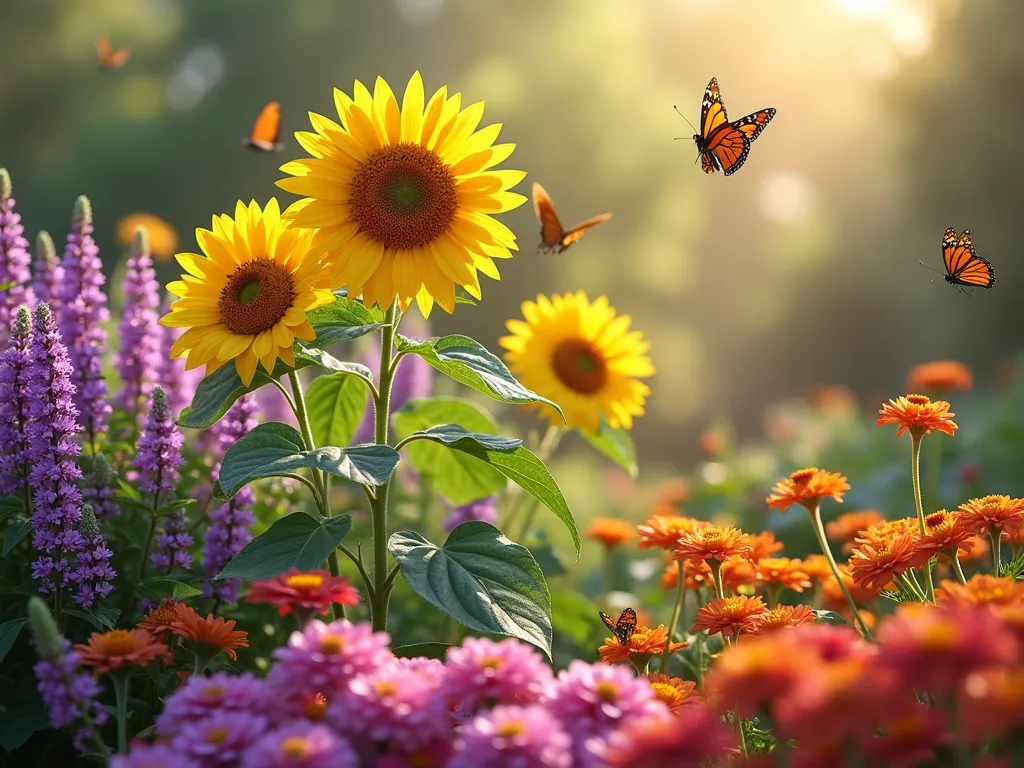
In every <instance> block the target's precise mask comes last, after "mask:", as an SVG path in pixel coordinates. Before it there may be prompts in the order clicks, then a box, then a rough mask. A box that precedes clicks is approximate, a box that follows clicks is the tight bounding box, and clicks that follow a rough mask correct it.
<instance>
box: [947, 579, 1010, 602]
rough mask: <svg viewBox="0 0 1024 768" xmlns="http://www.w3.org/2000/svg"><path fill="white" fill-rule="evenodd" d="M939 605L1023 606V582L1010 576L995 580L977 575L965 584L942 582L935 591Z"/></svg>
mask: <svg viewBox="0 0 1024 768" xmlns="http://www.w3.org/2000/svg"><path fill="white" fill-rule="evenodd" d="M935 597H936V599H937V600H938V601H939V602H940V603H947V602H948V603H953V604H956V605H997V606H1001V605H1021V604H1024V582H1017V581H1014V579H1013V577H1012V576H1003V577H1001V578H997V577H995V576H988V575H983V574H978V575H976V576H973V577H972V578H971V579H970V580H968V582H967V583H966V584H961V583H959V582H957V581H949V580H948V579H947V580H945V581H943V582H942V587H941V589H938V590H936V591H935Z"/></svg>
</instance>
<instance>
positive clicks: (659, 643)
mask: <svg viewBox="0 0 1024 768" xmlns="http://www.w3.org/2000/svg"><path fill="white" fill-rule="evenodd" d="M667 642H668V629H666V628H665V626H664V625H662V626H659V627H656V628H655V629H651V628H650V627H645V626H642V625H640V624H638V625H637V627H636V629H635V630H634V631H633V635H632V637H630V638H629V642H628V643H627V644H626V645H623V644H622V643H620V642H619V639H618V638H617V637H606V638H605V639H604V645H602V646H601V647H600V648H598V649H597V652H598V654H599V655H600V657H601V661H603V662H604V663H605V664H617V663H618V662H620V661H628V662H630V663H631V664H633V666H635V667H636V668H637V669H643V668H644V667H646V666H647V662H648V661H650V660H651V659H652V658H654V657H655V656H657V655H658V654H659V653H664V651H665V643H667ZM685 647H686V643H672V646H671V647H670V648H669V653H675V652H676V651H681V650H682V649H683V648H685Z"/></svg>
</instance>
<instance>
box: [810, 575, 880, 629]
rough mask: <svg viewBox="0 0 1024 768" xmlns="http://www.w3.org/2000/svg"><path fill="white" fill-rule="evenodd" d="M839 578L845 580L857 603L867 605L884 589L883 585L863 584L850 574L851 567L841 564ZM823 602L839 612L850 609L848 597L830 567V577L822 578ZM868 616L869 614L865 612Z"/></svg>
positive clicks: (844, 583)
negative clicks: (875, 587)
mask: <svg viewBox="0 0 1024 768" xmlns="http://www.w3.org/2000/svg"><path fill="white" fill-rule="evenodd" d="M839 578H841V579H842V580H843V586H844V587H846V591H847V592H849V593H850V597H852V598H853V602H855V603H856V604H857V605H867V604H868V603H870V602H871V601H872V600H874V599H875V598H876V597H878V595H879V593H880V592H881V591H882V589H883V587H879V588H878V589H874V588H869V587H867V586H866V585H864V586H862V585H860V584H858V583H857V582H855V581H854V580H853V576H852V575H851V574H850V569H849V568H848V567H847V566H845V565H840V566H839ZM821 602H822V604H823V605H824V607H826V608H828V609H830V610H834V611H836V612H838V613H842V612H843V610H844V608H843V606H846V609H845V610H849V604H848V603H847V602H846V597H845V596H844V595H843V593H842V591H841V590H840V589H839V585H838V584H837V583H836V579H835V576H833V575H832V570H831V569H829V572H828V578H827V579H822V581H821ZM864 615H865V616H867V615H868V614H864Z"/></svg>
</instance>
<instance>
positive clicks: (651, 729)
mask: <svg viewBox="0 0 1024 768" xmlns="http://www.w3.org/2000/svg"><path fill="white" fill-rule="evenodd" d="M735 744H736V737H735V735H733V733H732V732H731V731H730V730H729V728H728V727H726V726H725V725H724V724H723V722H722V721H721V719H720V718H718V717H715V716H714V715H712V714H711V713H710V712H709V711H708V709H707V707H704V706H701V705H698V706H693V707H687V708H686V709H685V710H684V711H682V712H680V713H679V714H678V715H674V716H670V717H665V716H660V717H645V718H641V719H638V720H634V721H632V722H631V723H629V724H628V725H626V726H625V727H624V728H622V729H620V730H618V731H616V732H615V733H613V734H612V736H611V738H610V739H609V740H608V749H607V752H606V757H607V760H608V764H609V765H612V766H615V768H653V766H662V765H664V766H668V765H680V766H682V765H699V764H703V763H704V762H705V761H708V760H711V759H715V758H722V757H726V756H727V755H728V754H729V752H730V750H731V749H733V748H734V746H735ZM773 764H774V763H773Z"/></svg>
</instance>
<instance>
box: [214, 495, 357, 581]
mask: <svg viewBox="0 0 1024 768" xmlns="http://www.w3.org/2000/svg"><path fill="white" fill-rule="evenodd" d="M351 527H352V518H351V517H350V516H349V515H339V516H338V517H332V518H329V519H318V518H315V517H311V516H310V515H306V514H304V513H302V512H294V513H292V514H290V515H288V516H287V517H282V518H281V519H280V520H278V521H277V522H275V523H274V524H273V525H272V526H270V528H269V529H267V530H266V531H265V532H263V533H261V534H260V535H259V536H257V537H256V538H254V539H253V540H252V541H250V542H249V543H248V544H246V545H245V546H244V547H243V548H242V551H241V552H239V553H238V554H237V555H235V556H234V557H233V558H232V559H231V562H229V563H228V564H227V565H226V566H224V570H223V571H221V572H220V573H219V574H217V577H216V578H218V579H228V578H240V579H269V578H270V577H272V576H276V575H277V574H279V573H282V572H284V571H287V570H288V569H289V568H292V567H295V568H298V569H299V570H303V571H308V570H310V569H312V568H321V567H322V566H323V564H324V561H325V560H327V558H328V556H330V554H331V553H332V552H334V550H335V549H337V548H338V545H339V544H340V543H341V542H342V541H343V540H344V538H345V536H347V535H348V532H349V529H350V528H351Z"/></svg>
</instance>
